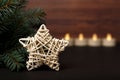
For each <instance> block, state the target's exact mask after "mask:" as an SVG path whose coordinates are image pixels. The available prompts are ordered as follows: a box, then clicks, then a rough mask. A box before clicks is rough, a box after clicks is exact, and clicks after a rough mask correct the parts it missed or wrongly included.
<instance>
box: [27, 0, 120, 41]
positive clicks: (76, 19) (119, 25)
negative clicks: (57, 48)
mask: <svg viewBox="0 0 120 80" xmlns="http://www.w3.org/2000/svg"><path fill="white" fill-rule="evenodd" d="M38 7H40V8H43V9H44V10H45V12H46V13H47V16H46V24H47V27H48V28H49V29H50V32H51V33H52V34H53V35H54V36H56V37H63V36H64V34H65V33H67V32H68V33H70V34H71V36H72V37H76V36H77V35H78V34H79V33H80V32H82V33H84V34H85V36H86V37H90V36H91V35H92V34H93V33H97V34H98V35H99V36H100V37H104V36H105V35H106V33H108V32H109V33H111V34H112V35H113V36H114V37H115V38H117V39H118V40H120V0H29V4H28V5H27V8H38Z"/></svg>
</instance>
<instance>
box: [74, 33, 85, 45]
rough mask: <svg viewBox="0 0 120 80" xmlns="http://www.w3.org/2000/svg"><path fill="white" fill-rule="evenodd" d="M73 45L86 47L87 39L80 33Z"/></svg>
mask: <svg viewBox="0 0 120 80" xmlns="http://www.w3.org/2000/svg"><path fill="white" fill-rule="evenodd" d="M75 45H76V46H86V45H87V39H85V38H84V35H83V34H82V33H80V34H79V36H78V38H76V39H75Z"/></svg>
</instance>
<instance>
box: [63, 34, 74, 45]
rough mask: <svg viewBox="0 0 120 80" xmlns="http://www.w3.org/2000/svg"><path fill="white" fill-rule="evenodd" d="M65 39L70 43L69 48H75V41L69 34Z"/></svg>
mask: <svg viewBox="0 0 120 80" xmlns="http://www.w3.org/2000/svg"><path fill="white" fill-rule="evenodd" d="M64 39H65V40H67V41H69V45H68V46H73V39H72V38H71V36H70V34H69V33H66V34H65V37H64Z"/></svg>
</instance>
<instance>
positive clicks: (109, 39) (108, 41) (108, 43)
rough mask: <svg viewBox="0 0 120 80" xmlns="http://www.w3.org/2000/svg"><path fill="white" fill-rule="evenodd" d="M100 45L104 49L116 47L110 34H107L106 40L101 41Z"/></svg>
mask: <svg viewBox="0 0 120 80" xmlns="http://www.w3.org/2000/svg"><path fill="white" fill-rule="evenodd" d="M102 45H103V46H105V47H114V46H115V45H116V40H115V39H114V38H112V35H111V34H110V33H108V34H107V35H106V38H103V39H102Z"/></svg>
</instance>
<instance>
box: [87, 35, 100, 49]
mask: <svg viewBox="0 0 120 80" xmlns="http://www.w3.org/2000/svg"><path fill="white" fill-rule="evenodd" d="M88 45H89V46H91V47H98V46H101V39H99V38H98V36H97V34H93V36H92V38H90V39H89V40H88Z"/></svg>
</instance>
